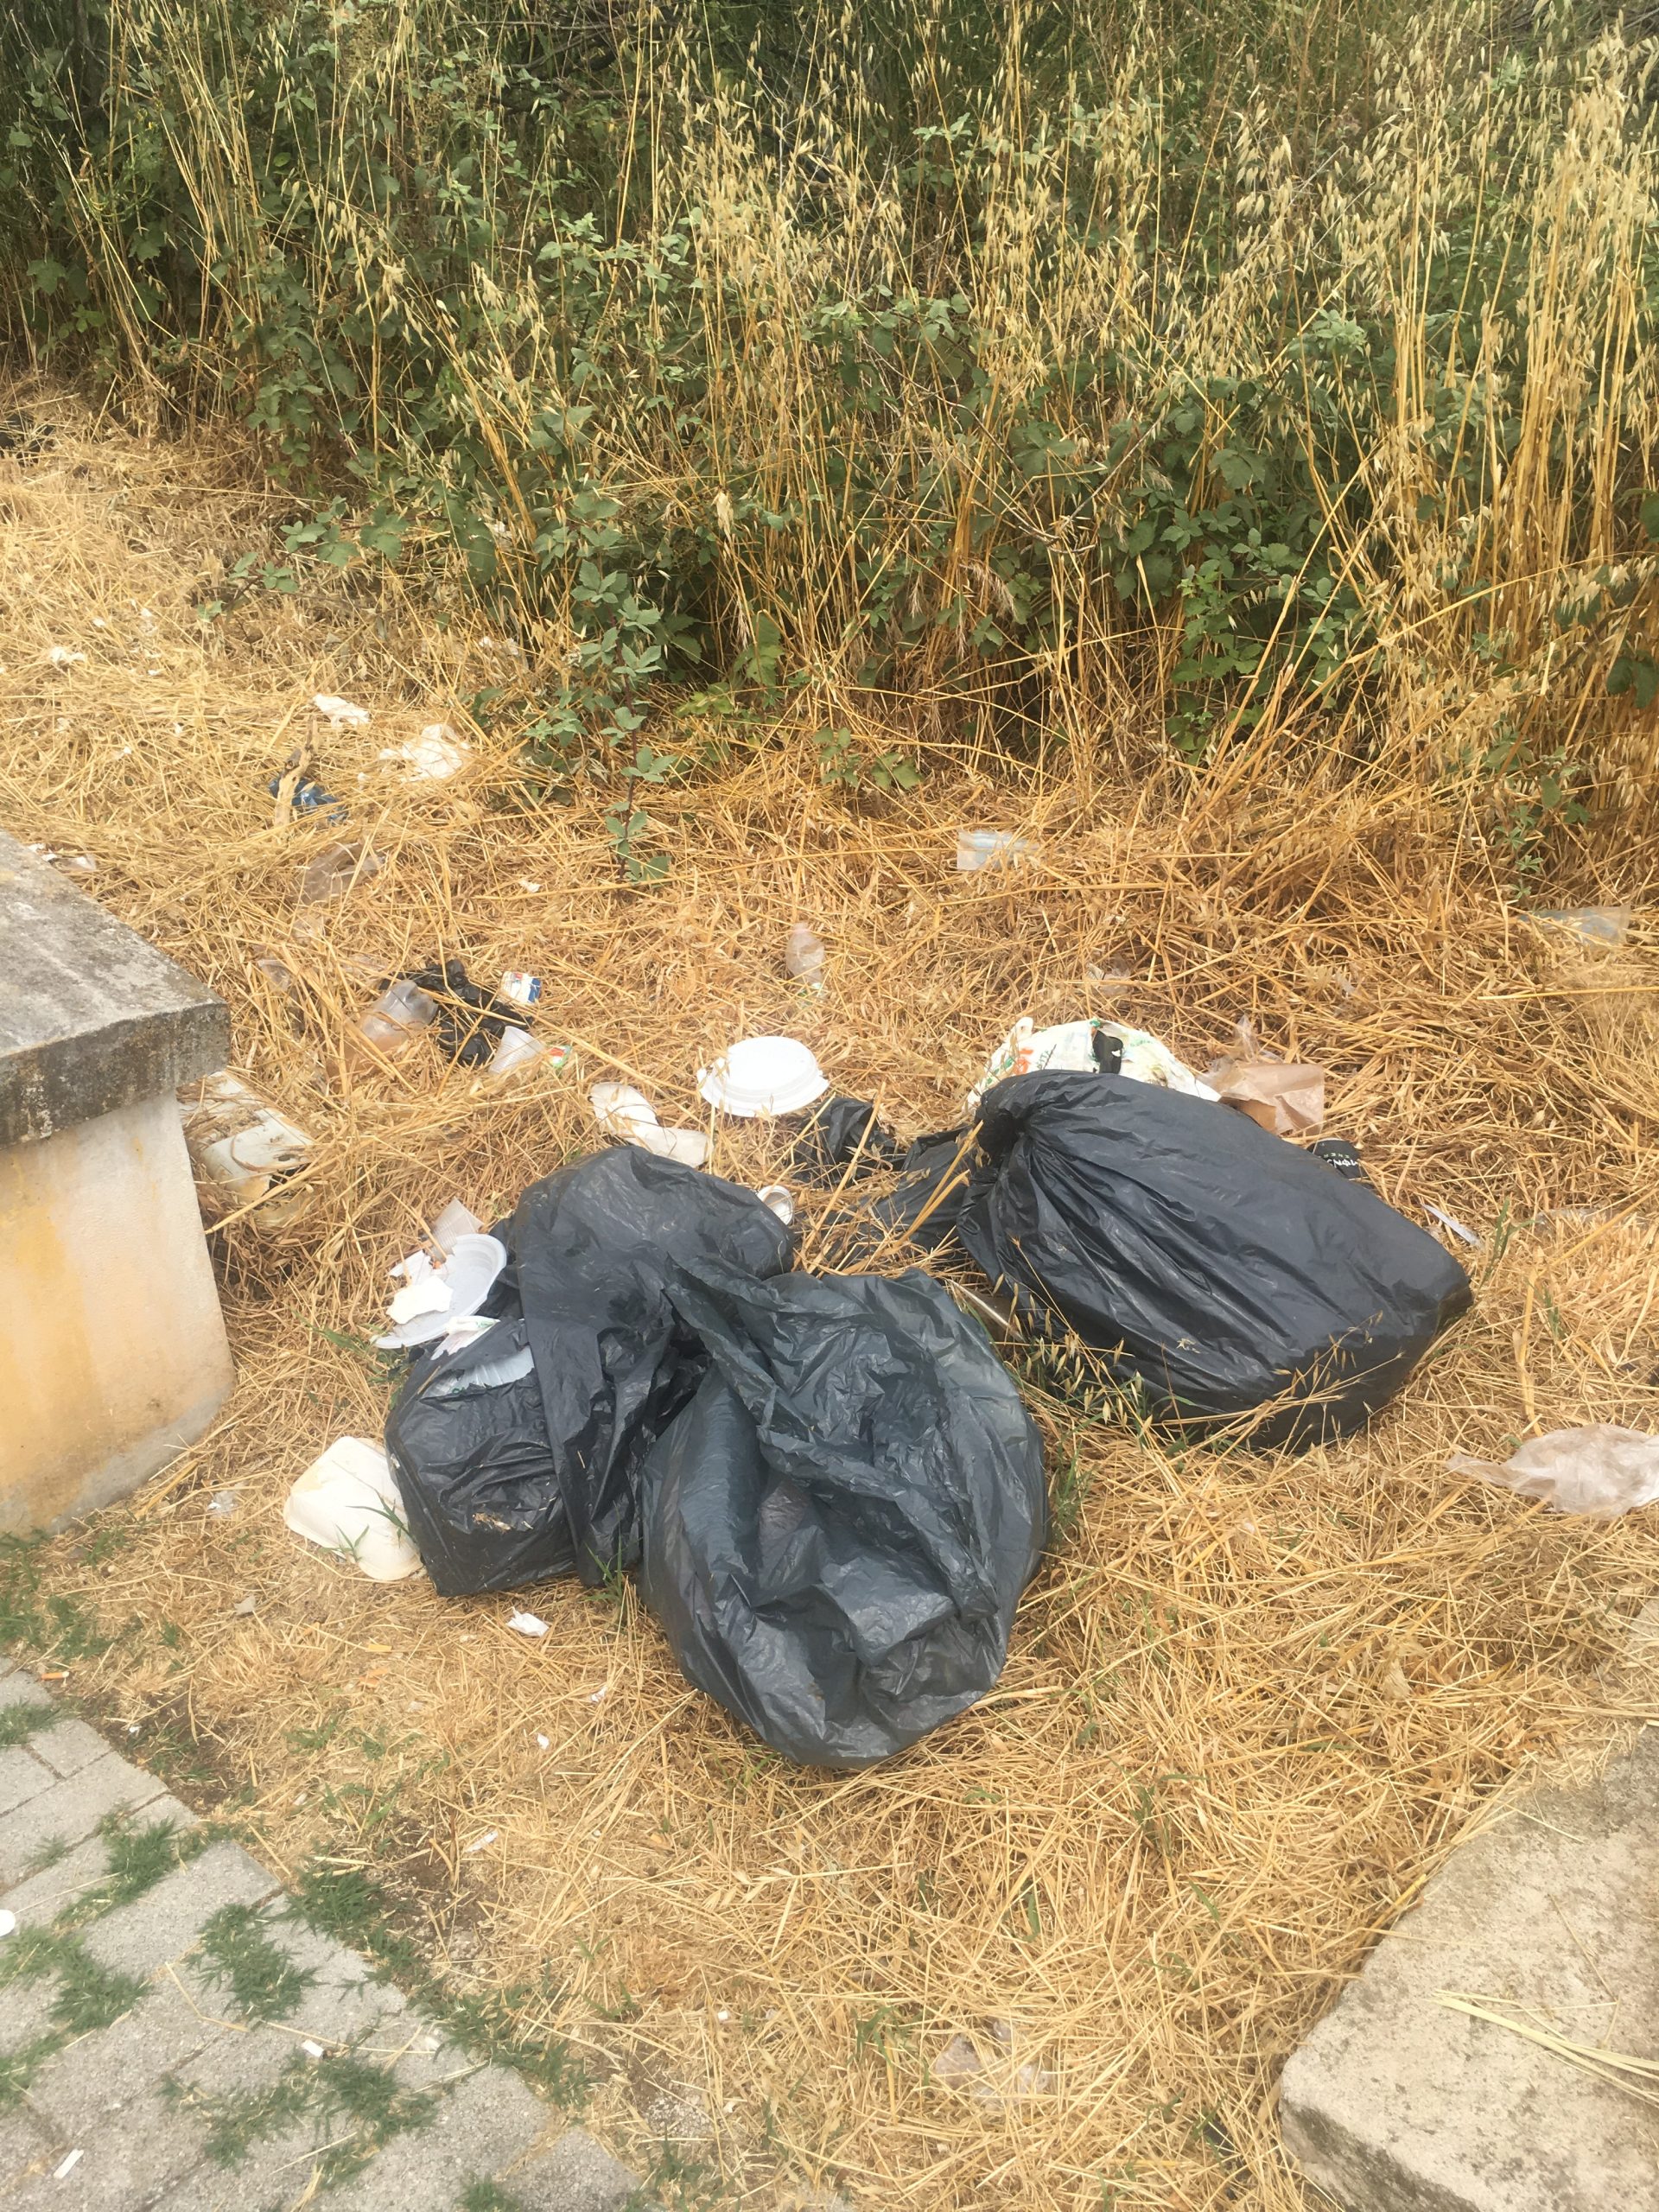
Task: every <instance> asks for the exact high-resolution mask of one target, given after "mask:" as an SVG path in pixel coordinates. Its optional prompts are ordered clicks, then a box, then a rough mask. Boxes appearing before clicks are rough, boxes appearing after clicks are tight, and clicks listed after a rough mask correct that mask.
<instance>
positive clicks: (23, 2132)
mask: <svg viewBox="0 0 1659 2212" xmlns="http://www.w3.org/2000/svg"><path fill="white" fill-rule="evenodd" d="M66 2149H67V2145H64V2144H60V2143H59V2142H58V2141H57V2140H56V2139H55V2138H54V2137H53V2136H52V2135H51V2134H50V2133H48V2131H47V2130H46V2128H44V2127H43V2126H41V2123H40V2122H39V2121H38V2120H36V2119H35V2115H34V2113H31V2112H29V2111H28V2110H27V2109H25V2108H24V2107H22V2106H18V2107H15V2108H14V2109H13V2110H12V2111H10V2112H9V2113H5V2114H4V2116H3V2117H0V2190H3V2189H4V2188H5V2186H6V2184H7V2183H8V2182H14V2181H17V2180H19V2179H21V2178H22V2177H23V2176H24V2175H26V2174H31V2173H33V2172H35V2171H42V2172H49V2171H50V2170H51V2169H52V2167H54V2165H56V2164H57V2163H58V2161H59V2160H60V2158H62V2156H63V2154H64V2152H65V2150H66Z"/></svg>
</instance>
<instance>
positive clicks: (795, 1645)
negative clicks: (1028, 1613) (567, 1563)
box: [642, 1268, 1047, 1767]
mask: <svg viewBox="0 0 1659 2212" xmlns="http://www.w3.org/2000/svg"><path fill="white" fill-rule="evenodd" d="M673 1296H674V1301H675V1304H676V1306H677V1307H678V1309H679V1311H680V1313H681V1314H682V1315H683V1318H684V1319H685V1320H686V1321H687V1322H688V1323H690V1325H691V1326H692V1327H693V1328H694V1329H695V1330H696V1334H697V1335H698V1337H699V1338H701V1340H702V1344H703V1347H704V1349H705V1351H706V1352H707V1353H708V1355H709V1358H710V1359H711V1361H712V1363H713V1364H712V1366H711V1368H710V1370H709V1373H708V1374H707V1376H705V1378H704V1380H703V1381H702V1384H701V1386H700V1387H699V1389H698V1390H697V1394H696V1397H695V1398H693V1400H692V1401H691V1403H690V1406H688V1407H687V1408H686V1409H685V1411H684V1412H683V1413H682V1414H681V1415H680V1417H679V1419H678V1420H677V1421H675V1423H674V1424H673V1426H672V1427H671V1428H670V1429H668V1430H667V1432H666V1433H664V1436H663V1438H662V1440H661V1441H660V1442H659V1443H658V1445H657V1446H656V1447H655V1448H654V1450H653V1451H652V1453H651V1456H650V1458H649V1459H648V1460H647V1462H646V1465H645V1567H644V1571H643V1582H642V1587H643V1590H644V1593H645V1602H646V1604H647V1605H649V1606H650V1607H651V1608H652V1611H653V1612H654V1613H655V1614H656V1616H657V1618H658V1620H659V1621H660V1622H661V1624H662V1625H663V1628H664V1630H665V1632H666V1634H667V1636H668V1639H669V1641H670V1643H671V1644H672V1645H673V1647H674V1651H675V1656H676V1657H677V1659H678V1661H679V1662H680V1665H681V1668H682V1669H683V1671H684V1673H685V1675H686V1677H687V1679H688V1680H689V1681H693V1682H695V1683H696V1685H697V1687H698V1688H700V1689H703V1690H706V1691H707V1692H708V1693H709V1696H711V1697H713V1698H715V1699H716V1700H718V1701H719V1702H720V1703H721V1705H723V1706H724V1707H726V1709H727V1711H728V1713H733V1714H734V1715H735V1716H736V1717H737V1718H738V1719H741V1720H744V1721H747V1723H748V1725H749V1726H750V1727H751V1728H753V1730H754V1732H755V1733H756V1734H757V1735H758V1736H760V1737H761V1738H763V1739H764V1740H765V1741H766V1743H768V1744H769V1745H772V1749H773V1750H774V1751H782V1752H783V1753H784V1754H785V1756H786V1757H787V1758H791V1759H796V1760H798V1761H799V1762H800V1763H801V1764H803V1765H804V1766H828V1767H861V1766H868V1765H869V1764H871V1763H872V1762H873V1761H874V1760H876V1759H881V1758H888V1757H890V1756H891V1755H892V1754H893V1752H895V1751H902V1750H904V1748H905V1747H906V1745H909V1744H913V1743H914V1742H915V1741H916V1740H917V1738H918V1737H920V1736H925V1734H926V1733H927V1732H928V1731H929V1729H931V1728H937V1727H938V1726H939V1724H940V1722H941V1721H944V1720H948V1719H950V1718H951V1717H952V1716H953V1715H954V1714H956V1713H961V1712H962V1711H963V1709H964V1708H965V1707H968V1706H970V1705H972V1704H973V1703H974V1701H975V1700H976V1698H980V1697H982V1696H983V1695H984V1694H985V1693H986V1691H988V1689H989V1688H991V1686H992V1684H993V1683H994V1682H995V1681H996V1679H997V1676H998V1675H1000V1674H1001V1671H1002V1663H1003V1661H1004V1659H1005V1658H1006V1656H1007V1647H1008V1633H1009V1630H1010V1628H1011V1627H1012V1624H1013V1621H1014V1608H1015V1606H1016V1605H1018V1603H1019V1601H1020V1593H1021V1592H1022V1591H1023V1590H1024V1589H1025V1587H1026V1585H1027V1582H1029V1580H1031V1577H1032V1574H1033V1572H1034V1571H1035V1568H1036V1566H1037V1562H1038V1560H1039V1556H1040V1554H1041V1551H1042V1546H1043V1540H1044V1535H1045V1533H1046V1514H1047V1497H1046V1491H1045V1488H1044V1481H1043V1460H1042V1446H1041V1443H1040V1441H1039V1437H1038V1434H1037V1431H1036V1429H1035V1428H1034V1427H1033V1425H1032V1421H1031V1417H1030V1415H1029V1414H1027V1411H1026V1409H1025V1407H1024V1406H1023V1405H1022V1404H1021V1402H1020V1394H1019V1392H1018V1391H1017V1390H1016V1389H1015V1388H1014V1381H1013V1378H1012V1377H1011V1376H1010V1375H1009V1374H1008V1372H1007V1369H1006V1368H1005V1367H1004V1366H1003V1365H1002V1363H1001V1361H1000V1360H999V1359H998V1358H997V1357H996V1355H995V1352H994V1351H992V1349H991V1347H990V1344H988V1341H987V1339H986V1338H985V1334H984V1332H983V1331H982V1329H980V1328H979V1327H978V1325H976V1323H974V1322H972V1321H970V1320H969V1319H967V1318H966V1317H965V1316H964V1315H963V1314H962V1313H959V1312H958V1311H957V1307H956V1306H954V1305H953V1304H952V1302H951V1300H950V1294H949V1293H948V1292H947V1291H946V1290H945V1289H944V1287H943V1286H942V1285H941V1284H939V1283H937V1282H935V1281H932V1280H931V1277H929V1276H927V1275H925V1274H921V1273H920V1272H919V1271H917V1270H912V1272H911V1273H909V1274H904V1275H901V1276H899V1278H898V1279H897V1280H896V1281H888V1280H886V1279H884V1278H883V1277H880V1276H877V1275H804V1274H791V1275H785V1276H784V1277H782V1278H781V1279H780V1280H779V1281H775V1282H765V1283H763V1282H755V1281H748V1280H745V1279H744V1278H743V1277H742V1276H741V1275H739V1274H736V1273H734V1271H733V1270H731V1269H729V1268H726V1269H716V1268H701V1269H698V1270H696V1271H695V1273H693V1272H691V1271H688V1274H687V1275H686V1276H685V1277H684V1278H683V1280H682V1281H681V1283H680V1284H679V1285H678V1286H677V1287H676V1289H675V1291H674V1294H673Z"/></svg>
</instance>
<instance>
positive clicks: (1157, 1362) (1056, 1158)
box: [957, 1072, 1471, 1446]
mask: <svg viewBox="0 0 1659 2212" xmlns="http://www.w3.org/2000/svg"><path fill="white" fill-rule="evenodd" d="M979 1142H980V1146H981V1147H982V1155H983V1157H982V1161H981V1162H980V1164H979V1165H978V1166H976V1168H975V1169H974V1171H973V1174H972V1179H971V1182H970V1186H969V1191H968V1193H967V1195H966V1197H965V1198H964V1199H963V1202H962V1205H961V1209H960V1214H959V1217H958V1220H957V1236H958V1238H959V1239H960V1241H961V1243H963V1245H964V1246H965V1248H966V1249H967V1250H968V1252H969V1255H971V1256H972V1258H973V1259H974V1260H975V1261H976V1262H977V1264H978V1265H979V1266H980V1267H981V1268H982V1269H983V1270H984V1272H985V1273H986V1274H988V1276H989V1277H990V1278H991V1281H993V1283H995V1284H1001V1285H1002V1286H1003V1287H1005V1288H1007V1290H1008V1291H1009V1292H1010V1293H1011V1294H1013V1297H1014V1304H1015V1309H1016V1312H1017V1313H1018V1314H1019V1318H1020V1321H1021V1323H1022V1324H1023V1325H1025V1326H1027V1328H1033V1329H1036V1330H1039V1331H1044V1332H1049V1333H1053V1334H1058V1333H1062V1332H1065V1331H1067V1330H1070V1331H1072V1332H1075V1333H1076V1335H1077V1337H1079V1338H1081V1339H1082V1340H1083V1342H1084V1344H1087V1345H1090V1346H1091V1347H1092V1348H1093V1349H1094V1350H1095V1351H1097V1352H1098V1353H1099V1354H1100V1355H1101V1361H1102V1364H1103V1367H1104V1368H1105V1369H1106V1370H1107V1371H1108V1372H1109V1374H1110V1376H1112V1377H1113V1379H1114V1380H1115V1381H1116V1383H1119V1384H1120V1385H1122V1386H1124V1387H1135V1388H1138V1389H1140V1391H1141V1393H1142V1394H1143V1395H1144V1398H1145V1402H1146V1404H1147V1408H1148V1410H1149V1412H1150V1413H1151V1414H1153V1415H1154V1418H1156V1419H1158V1420H1160V1421H1163V1422H1164V1423H1166V1424H1167V1425H1169V1426H1171V1427H1176V1428H1179V1429H1185V1430H1189V1431H1192V1432H1194V1433H1201V1432H1202V1431H1203V1430H1205V1428H1210V1427H1216V1426H1217V1425H1219V1424H1222V1423H1228V1422H1232V1421H1236V1420H1238V1419H1239V1417H1241V1416H1246V1415H1250V1414H1258V1415H1259V1418H1258V1419H1257V1420H1256V1421H1255V1426H1254V1427H1253V1428H1252V1429H1251V1431H1250V1441H1251V1443H1252V1444H1253V1445H1257V1446H1266V1445H1276V1444H1295V1445H1306V1444H1309V1443H1313V1442H1314V1441H1316V1440H1319V1439H1320V1438H1322V1437H1330V1436H1337V1435H1342V1434H1344V1433H1346V1432H1348V1431H1349V1430H1351V1429H1353V1428H1356V1427H1359V1426H1360V1425H1361V1424H1362V1423H1363V1422H1364V1421H1367V1420H1369V1418H1370V1415H1371V1414H1374V1413H1376V1412H1377V1411H1378V1409H1379V1408H1382V1407H1383V1406H1385V1405H1386V1404H1387V1403H1388V1402H1389V1400H1390V1399H1391V1398H1393V1397H1394V1396H1395V1394H1396V1393H1397V1392H1398V1391H1399V1389H1401V1387H1402V1384H1403V1383H1405V1381H1406V1379H1407V1377H1408V1376H1409V1375H1410V1373H1411V1371H1412V1370H1413V1368H1414V1366H1415V1365H1416V1363H1417V1362H1418V1361H1419V1359H1421V1357H1422V1355H1423V1354H1424V1352H1426V1351H1427V1350H1428V1348H1429V1346H1430V1345H1431V1344H1433V1342H1434V1340H1435V1338H1437V1337H1438V1336H1439V1335H1440V1333H1441V1332H1442V1331H1443V1330H1444V1329H1446V1327H1447V1326H1449V1325H1450V1324H1451V1323H1452V1321H1453V1320H1455V1319H1457V1317H1458V1316H1459V1314H1460V1313H1464V1312H1465V1310H1466V1309H1467V1307H1468V1306H1469V1305H1470V1304H1471V1291H1470V1287H1469V1279H1468V1277H1467V1276H1466V1275H1465V1273H1464V1271H1463V1269H1462V1268H1460V1267H1459V1265H1458V1263H1457V1262H1456V1261H1455V1260H1453V1259H1452V1256H1451V1255H1450V1254H1449V1253H1448V1252H1447V1251H1446V1249H1444V1247H1443V1246H1441V1245H1440V1244H1439V1243H1436V1241H1435V1240H1434V1238H1433V1237H1432V1236H1429V1235H1428V1234H1427V1231H1426V1230H1421V1229H1419V1228H1418V1227H1417V1226H1416V1225H1415V1224H1414V1223H1412V1222H1408V1220H1407V1219H1406V1218H1405V1217H1404V1216H1403V1215H1402V1214H1398V1213H1396V1212H1395V1211H1394V1209H1393V1208H1392V1207H1391V1206H1389V1205H1384V1203H1383V1200H1382V1199H1381V1198H1378V1197H1377V1195H1376V1192H1374V1191H1372V1190H1370V1189H1369V1188H1368V1187H1367V1186H1366V1185H1363V1184H1361V1183H1351V1182H1348V1181H1345V1180H1344V1178H1343V1177H1342V1176H1340V1175H1338V1174H1333V1173H1332V1171H1331V1170H1330V1169H1329V1168H1328V1167H1326V1166H1325V1163H1324V1162H1323V1161H1322V1160H1315V1159H1313V1157H1312V1155H1311V1154H1308V1153H1306V1152H1304V1151H1302V1150H1301V1149H1300V1147H1299V1146H1296V1145H1288V1144H1285V1143H1282V1142H1281V1141H1280V1140H1279V1139H1278V1138H1276V1137H1271V1136H1269V1135H1268V1133H1267V1132H1266V1130H1265V1129H1262V1128H1257V1126H1256V1125H1255V1122H1251V1121H1249V1120H1247V1119H1246V1118H1245V1117H1244V1116H1243V1115H1242V1114H1215V1113H1212V1112H1211V1110H1210V1109H1209V1108H1208V1107H1207V1106H1206V1105H1205V1103H1204V1102H1203V1101H1202V1100H1201V1099H1197V1098H1191V1097H1184V1096H1179V1095H1171V1094H1169V1093H1164V1094H1161V1095H1160V1093H1158V1092H1156V1091H1154V1090H1150V1089H1149V1088H1148V1087H1147V1085H1146V1084H1138V1083H1130V1082H1126V1081H1125V1080H1123V1079H1122V1077H1114V1076H1093V1077H1090V1076H1084V1075H1062V1074H1054V1073H1052V1072H1051V1073H1046V1074H1041V1075H1024V1076H1015V1077H1012V1078H1010V1080H1009V1081H1007V1083H1004V1084H999V1085H998V1086H997V1088H996V1089H995V1090H994V1091H992V1093H991V1094H990V1096H988V1098H987V1099H986V1101H985V1103H984V1106H983V1109H982V1112H981V1116H980V1123H979ZM1264 1408H1265V1409H1267V1410H1265V1411H1263V1410H1262V1409H1264Z"/></svg>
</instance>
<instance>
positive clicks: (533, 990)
mask: <svg viewBox="0 0 1659 2212" xmlns="http://www.w3.org/2000/svg"><path fill="white" fill-rule="evenodd" d="M501 992H502V995H503V997H505V998H510V999H511V1000H512V1002H513V1004H514V1005H515V1006H537V1005H539V1004H540V1003H541V996H542V979H541V977H540V976H532V975H531V974H529V973H528V972H527V971H526V970H525V969H523V968H509V969H508V970H507V972H506V974H505V976H503V977H502V978H501Z"/></svg>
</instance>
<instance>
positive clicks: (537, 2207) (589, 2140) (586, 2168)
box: [501, 2127, 641, 2212]
mask: <svg viewBox="0 0 1659 2212" xmlns="http://www.w3.org/2000/svg"><path fill="white" fill-rule="evenodd" d="M501 2186H502V2187H503V2189H505V2190H508V2191H509V2192H510V2193H511V2194H512V2196H514V2197H516V2198H517V2200H518V2202H519V2203H520V2204H521V2205H522V2206H523V2207H524V2212H620V2208H621V2207H622V2206H623V2205H625V2204H626V2203H628V2202H630V2201H631V2200H632V2197H633V2196H635V2195H636V2194H637V2193H638V2191H639V2188H640V2186H641V2184H640V2181H639V2176H638V2175H637V2174H632V2173H630V2172H629V2171H628V2169H627V2168H626V2166H625V2165H624V2164H622V2163H621V2161H620V2159H618V2158H613V2157H612V2156H611V2154H610V2152H608V2151H607V2150H606V2149H605V2148H604V2146H603V2145H601V2144H598V2143H595V2142H594V2139H593V2137H592V2136H591V2135H589V2134H588V2131H587V2129H586V2128H585V2127H571V2128H567V2130H566V2131H565V2133H563V2135H561V2136H560V2138H559V2139H558V2141H557V2142H556V2144H555V2145H553V2147H552V2149H551V2150H550V2151H544V2152H539V2153H537V2155H536V2156H535V2157H534V2158H529V2159H527V2160H526V2161H525V2162H524V2164H522V2165H518V2166H514V2167H513V2168H512V2170H511V2171H509V2172H507V2173H505V2174H503V2175H502V2177H501Z"/></svg>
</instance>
